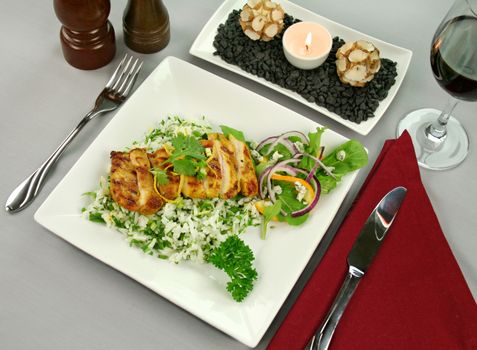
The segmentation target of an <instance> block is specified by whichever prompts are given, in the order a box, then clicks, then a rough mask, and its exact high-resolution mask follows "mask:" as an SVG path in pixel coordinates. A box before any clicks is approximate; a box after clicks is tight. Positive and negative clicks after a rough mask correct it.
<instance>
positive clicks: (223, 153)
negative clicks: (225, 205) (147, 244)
mask: <svg viewBox="0 0 477 350" xmlns="http://www.w3.org/2000/svg"><path fill="white" fill-rule="evenodd" d="M208 138H209V140H213V141H214V145H213V147H214V152H217V154H218V159H219V163H220V168H221V172H222V186H221V188H220V195H219V197H220V198H222V199H230V198H233V197H235V196H236V195H237V194H238V193H239V192H240V187H239V183H238V177H237V167H236V164H235V155H234V152H235V149H234V145H233V144H232V143H231V142H230V141H229V140H228V139H227V138H226V137H225V135H223V134H209V135H208Z"/></svg>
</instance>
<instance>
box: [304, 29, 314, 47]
mask: <svg viewBox="0 0 477 350" xmlns="http://www.w3.org/2000/svg"><path fill="white" fill-rule="evenodd" d="M312 39H313V35H312V34H311V32H308V34H307V36H306V39H305V50H306V52H308V51H310V46H311V41H312Z"/></svg>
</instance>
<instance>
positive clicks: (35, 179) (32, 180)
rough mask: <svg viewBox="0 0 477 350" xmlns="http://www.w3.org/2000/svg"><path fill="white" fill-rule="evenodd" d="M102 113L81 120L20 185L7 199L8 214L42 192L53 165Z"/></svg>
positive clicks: (92, 112)
mask: <svg viewBox="0 0 477 350" xmlns="http://www.w3.org/2000/svg"><path fill="white" fill-rule="evenodd" d="M99 113H101V112H100V111H96V110H95V109H93V110H92V111H90V112H89V113H88V114H86V116H85V117H84V118H83V119H81V121H80V122H79V124H78V125H77V126H76V127H75V128H74V129H73V130H72V131H71V132H70V133H69V134H68V136H66V138H65V139H64V140H63V142H61V144H60V145H59V146H58V148H57V149H56V150H55V151H54V152H53V153H52V154H51V155H50V156H49V157H48V158H47V159H46V160H45V161H44V162H43V164H42V165H41V166H40V167H39V168H38V169H37V170H35V171H34V172H33V173H32V174H31V175H30V176H28V177H27V178H26V179H25V180H24V181H23V182H22V183H21V184H20V185H18V186H17V187H16V188H15V189H14V190H13V192H12V193H11V194H10V196H9V197H8V199H7V202H6V205H5V209H6V210H7V211H8V212H12V213H14V212H18V211H20V210H22V209H24V208H25V207H26V206H28V205H29V204H30V203H31V202H32V201H33V199H34V198H35V197H36V195H37V194H38V192H40V189H41V186H42V185H43V182H44V181H45V179H46V176H47V175H48V173H49V171H50V170H51V168H52V166H53V164H54V163H55V162H56V161H57V160H58V159H59V158H60V157H61V155H62V154H63V152H64V151H65V149H66V147H67V146H68V145H69V144H70V143H71V141H73V139H74V138H75V137H76V135H78V133H79V132H80V131H81V129H83V127H84V126H85V125H86V124H87V123H88V122H89V121H90V120H91V119H93V118H94V117H95V116H96V115H97V114H99Z"/></svg>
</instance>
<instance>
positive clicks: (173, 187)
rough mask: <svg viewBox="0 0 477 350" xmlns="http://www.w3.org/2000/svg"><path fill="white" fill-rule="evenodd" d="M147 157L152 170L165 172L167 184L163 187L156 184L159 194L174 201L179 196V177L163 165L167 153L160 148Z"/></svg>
mask: <svg viewBox="0 0 477 350" xmlns="http://www.w3.org/2000/svg"><path fill="white" fill-rule="evenodd" d="M148 157H149V160H150V162H151V165H152V166H153V167H154V168H157V169H162V170H165V171H166V175H167V179H168V180H169V182H168V183H166V184H164V185H159V184H157V189H158V191H159V193H160V194H161V195H162V196H163V197H164V198H166V199H168V200H174V199H176V198H177V197H178V196H179V194H180V190H181V189H180V187H181V186H180V183H181V177H180V175H177V174H175V173H174V172H173V171H172V167H171V165H170V164H168V163H164V162H165V161H167V159H168V158H169V154H168V153H167V151H166V149H165V148H164V147H163V148H160V149H158V150H157V151H155V152H154V153H152V154H151V153H149V154H148Z"/></svg>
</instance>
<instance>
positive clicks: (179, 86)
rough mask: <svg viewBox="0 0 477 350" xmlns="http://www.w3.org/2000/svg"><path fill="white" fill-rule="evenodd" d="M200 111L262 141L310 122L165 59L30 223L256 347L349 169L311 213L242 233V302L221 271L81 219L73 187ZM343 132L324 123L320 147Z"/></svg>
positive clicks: (329, 215) (93, 181)
mask: <svg viewBox="0 0 477 350" xmlns="http://www.w3.org/2000/svg"><path fill="white" fill-rule="evenodd" d="M173 114H175V115H180V116H182V117H184V118H187V119H194V118H200V117H201V116H206V117H207V119H208V120H209V121H210V122H211V124H212V125H213V126H215V127H218V125H220V124H226V125H229V126H231V127H233V128H236V129H239V130H243V131H244V133H245V135H246V137H247V138H248V139H250V140H257V141H259V140H261V139H263V138H265V137H266V136H269V135H275V134H278V133H282V132H285V131H289V130H300V131H304V132H308V131H310V130H314V129H315V128H316V127H317V126H318V125H317V124H316V123H314V122H312V121H310V120H309V119H307V118H305V117H303V116H300V115H298V114H296V113H294V112H292V111H290V110H288V109H286V108H284V107H282V106H280V105H278V104H276V103H273V102H271V101H269V100H267V99H265V98H263V97H261V96H259V95H257V94H255V93H253V92H251V91H249V90H246V89H244V88H242V87H240V86H237V85H235V84H233V83H231V82H229V81H226V80H224V79H222V78H219V77H217V76H215V75H213V74H211V73H209V72H207V71H204V70H202V69H200V68H197V67H196V66H193V65H191V64H189V63H186V62H184V61H181V60H179V59H177V58H174V57H168V58H166V59H164V61H163V62H162V63H161V64H160V65H159V66H158V67H157V68H156V69H155V70H154V72H152V73H151V75H150V76H149V77H148V78H147V79H146V80H145V81H144V83H143V84H142V85H141V86H140V87H139V88H138V89H137V91H136V92H135V93H134V94H133V95H132V96H131V97H130V98H129V100H128V101H127V102H126V103H125V104H124V106H123V107H122V108H121V109H120V110H119V112H118V113H117V114H116V116H115V117H114V118H113V119H112V120H111V122H110V123H109V124H108V125H107V126H106V127H105V128H104V130H103V131H102V132H101V133H100V134H99V136H98V137H97V138H96V140H95V141H94V142H93V143H92V144H91V146H90V147H89V148H88V149H87V150H86V151H85V152H84V154H83V155H82V156H81V157H80V159H79V160H78V161H77V163H76V164H75V165H74V166H73V167H72V169H71V170H70V171H69V172H68V174H67V175H66V176H65V177H64V178H63V180H62V181H61V182H60V183H59V184H58V186H57V187H56V188H55V189H54V190H53V191H52V192H51V194H50V195H49V197H48V198H47V199H46V200H45V202H44V203H43V204H42V205H41V207H40V208H39V209H38V211H37V212H36V213H35V219H36V220H37V222H38V223H40V224H41V225H43V226H44V227H46V228H47V229H49V230H50V231H52V232H54V233H55V234H57V235H58V236H60V237H62V238H63V239H65V240H66V241H68V242H70V243H71V244H73V245H75V246H76V247H78V248H79V249H81V250H83V251H85V252H87V253H89V254H91V255H92V256H94V257H96V258H97V259H99V260H101V261H103V262H104V263H106V264H108V265H110V266H112V267H114V268H115V269H117V270H119V271H121V272H123V273H124V274H126V275H128V276H130V277H131V278H133V279H135V280H136V281H138V282H139V283H142V284H143V285H145V286H146V287H148V288H150V289H152V290H153V291H155V292H156V293H158V294H159V295H161V296H162V297H164V298H166V299H168V300H170V301H171V302H173V303H175V304H177V305H179V306H180V307H182V308H184V309H185V310H187V311H189V312H190V313H192V314H193V315H195V316H197V317H199V318H201V319H203V320H204V321H206V322H208V323H209V324H211V325H212V326H214V327H216V328H218V329H220V330H221V331H223V332H225V333H227V334H229V335H230V336H232V337H234V338H236V339H238V340H239V341H241V342H243V343H244V344H246V345H248V346H250V347H255V346H256V345H257V344H258V342H259V341H260V339H261V338H262V336H263V335H264V333H265V331H266V330H267V328H268V327H269V325H270V323H271V322H272V321H273V318H274V317H275V315H276V314H277V312H278V310H279V309H280V307H281V305H282V303H283V302H284V301H285V299H286V297H287V295H288V293H289V292H290V291H291V289H292V288H293V286H294V284H295V282H296V280H297V279H298V277H299V276H300V274H301V272H302V271H303V269H304V267H305V266H306V264H307V262H308V260H309V259H310V257H311V255H312V254H313V252H314V250H315V248H316V247H317V245H318V243H319V242H320V240H321V238H322V236H323V235H324V233H325V231H326V230H327V228H328V226H329V225H330V223H331V221H332V219H333V217H334V216H335V214H336V212H337V210H338V208H339V207H340V205H341V203H342V201H343V199H344V197H345V195H346V193H347V192H348V190H349V188H350V186H351V184H352V183H353V181H354V180H355V178H356V175H357V173H356V172H355V173H353V174H350V175H348V176H346V177H345V178H344V180H343V182H342V183H341V184H340V185H339V186H338V188H337V189H335V190H334V191H333V192H332V194H330V195H326V196H322V198H321V199H320V201H319V203H318V205H317V208H316V209H315V211H314V212H313V214H312V215H311V218H310V220H308V222H307V223H305V224H304V225H303V226H300V227H299V228H296V227H289V226H287V225H286V224H277V225H276V228H275V229H270V230H269V232H268V237H267V239H266V240H261V239H260V238H259V230H258V228H255V227H254V228H250V229H249V230H248V231H247V232H245V233H244V234H243V235H242V236H241V237H242V238H243V239H244V241H245V242H246V243H247V244H248V245H249V246H250V247H251V248H252V250H253V252H254V254H255V256H256V260H255V267H256V269H257V271H258V274H259V278H258V281H257V282H256V285H255V288H254V290H253V291H252V293H251V294H250V295H249V296H248V297H247V299H246V300H245V301H244V302H242V303H237V302H235V301H234V300H233V299H232V298H231V296H230V295H229V294H228V292H227V291H226V290H225V285H226V281H227V279H226V276H225V274H224V273H223V272H221V271H219V270H217V269H215V268H214V267H212V266H209V265H206V264H203V265H202V264H193V263H182V264H179V265H175V264H173V263H170V262H168V261H164V260H161V259H158V258H154V257H151V256H149V255H146V254H144V253H143V252H142V251H141V250H139V249H135V248H131V247H130V246H129V244H128V243H127V242H126V240H125V239H124V238H123V236H122V234H120V233H118V232H117V231H115V230H112V229H108V228H107V227H106V226H104V225H101V224H97V223H93V222H90V221H88V220H86V219H85V218H83V217H82V216H81V208H82V207H84V206H85V205H86V204H87V198H85V197H84V196H82V193H85V192H87V191H91V190H95V189H96V188H97V187H98V184H99V178H100V176H102V175H107V172H108V166H109V162H110V160H109V153H110V151H111V150H120V149H123V148H124V147H126V146H129V145H131V143H132V142H133V141H134V140H141V139H143V137H144V135H145V133H146V132H147V131H148V130H149V129H150V128H151V127H154V126H156V125H157V122H158V121H160V120H161V119H163V118H165V117H166V116H168V115H173ZM346 140H347V139H346V138H345V137H343V136H341V135H339V134H337V133H335V132H333V131H331V130H328V131H326V132H325V134H324V135H323V144H324V145H327V146H329V147H330V148H331V147H333V146H337V145H339V144H341V143H343V142H345V141H346Z"/></svg>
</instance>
